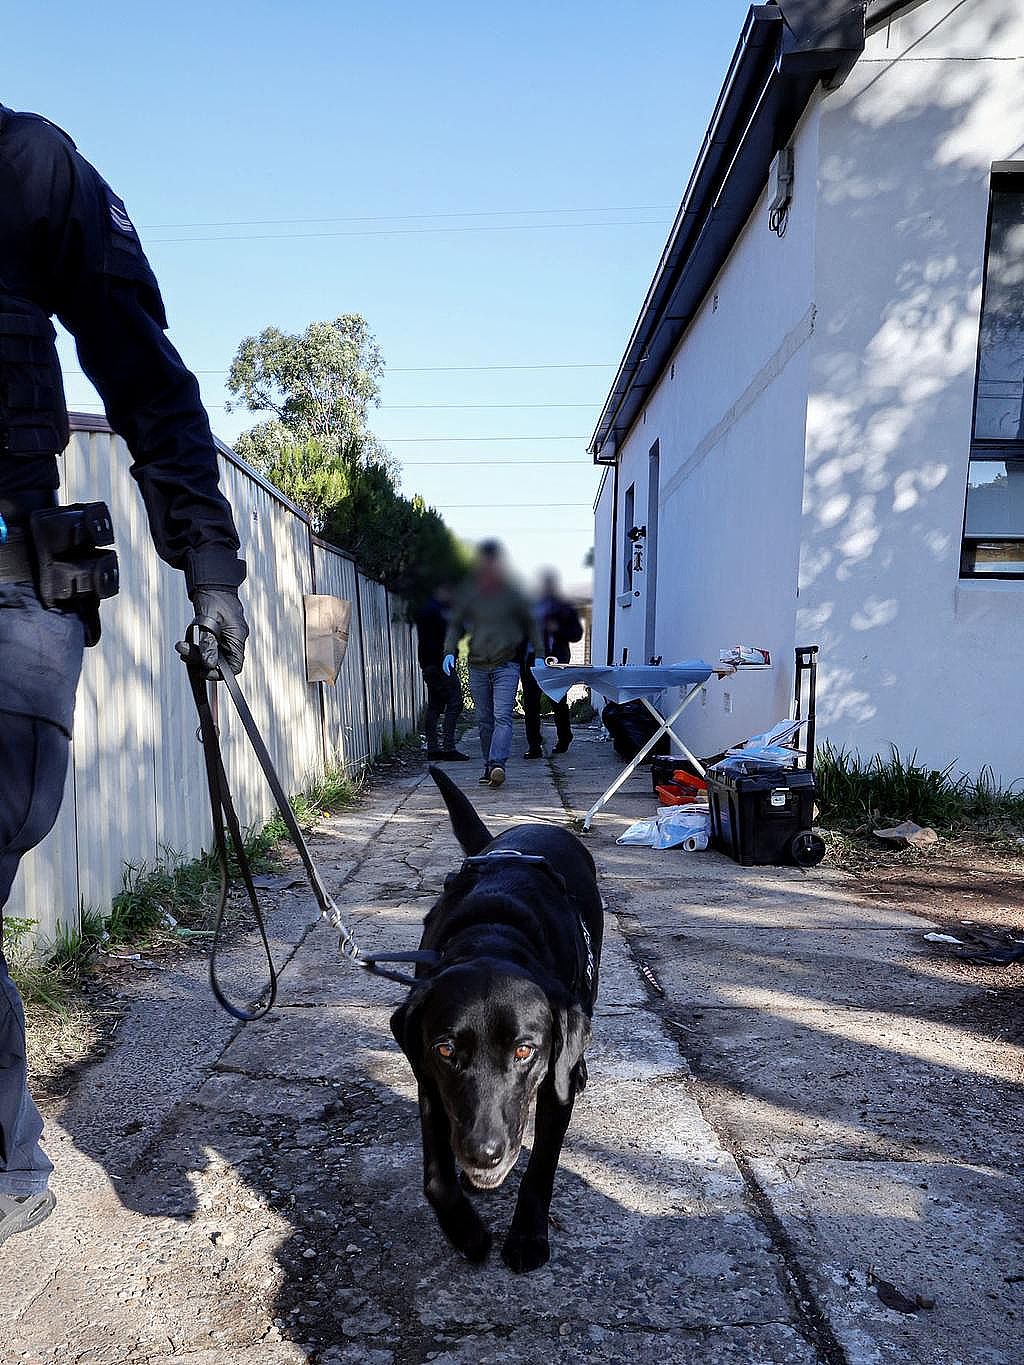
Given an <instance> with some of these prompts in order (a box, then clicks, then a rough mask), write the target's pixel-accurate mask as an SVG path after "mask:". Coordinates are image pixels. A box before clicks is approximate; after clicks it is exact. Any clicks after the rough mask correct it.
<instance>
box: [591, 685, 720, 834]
mask: <svg viewBox="0 0 1024 1365" xmlns="http://www.w3.org/2000/svg"><path fill="white" fill-rule="evenodd" d="M703 686H704V684H703V683H699V684H698V685H697V686H696V687H691V688H690V690H689V692H687V694H686V696H685V697H683V699H682V701H681V702H680V703H679V705H678V706H677V707H676V709H675V710H674V711H673V712H672V714H671V715H670V716H669V717H668V719H666V718H665V717H664V716H663V715H662V714H661V712H660V711H659V710H658V709H657V707H655V706H652V705H651V703H650V702H649V701H648V700H647V698H646V697H641V698H640V700H641V701H642V702H643V704H644V705H645V706H646V707H647V709H648V711H650V713H651V715H652V716H653V717H654V718H655V720H656V721H657V722H658V729H657V730H656V731H655V733H654V734H653V735H652V736H651V737H650V739H649V740H648V741H647V743H646V744H645V745H644V747H643V748H642V749H641V750H640V751H639V753H638V754H637V755H636V756H635V757H634V758H632V759H630V761H629V762H628V763H627V764H626V766H625V767H624V768H623V770H622V772H621V773H619V775H618V777H617V778H616V779H615V781H614V782H613V783H612V784H611V786H610V787H609V788H608V790H607V791H605V792H603V793H602V795H601V796H599V797H598V798H597V800H596V801H595V802H594V804H593V805H592V806H591V807H590V809H589V810H588V811H587V813H586V816H585V817H584V820H583V828H584V829H589V828H590V825H591V821H592V820H593V818H594V816H595V815H596V814H597V812H598V811H599V810H600V809H601V808H602V806H606V805H607V804H608V802H609V801H610V800H611V799H612V797H613V796H614V795H615V793H616V792H617V791H618V790H619V788H620V787H621V786H622V784H623V782H625V781H626V779H627V778H628V777H632V775H633V773H635V772H636V770H637V768H638V767H639V766H640V764H641V763H642V762H643V761H644V759H645V758H646V757H647V755H648V754H649V753H650V751H651V750H652V749H653V748H654V746H655V744H657V742H658V740H659V739H661V737H662V735H665V734H669V735H671V736H672V738H673V739H674V740H675V742H676V743H677V744H678V745H679V747H680V748H681V749H682V750H683V753H685V754H686V756H687V758H689V759H690V761H691V762H692V763H697V760H696V759H695V758H694V757H693V755H692V754H691V753H690V751H689V749H687V748H686V746H685V745H684V744H683V743H682V741H681V740H680V738H679V736H678V735H677V734H676V733H675V731H674V730H673V729H672V726H673V725H674V724H675V723H676V721H677V720H678V719H679V717H680V716H681V715H682V714H683V712H684V711H685V710H686V708H687V707H688V706H689V704H690V702H691V701H693V699H694V697H696V695H697V693H698V692H699V691H700V689H701V687H703ZM697 767H698V768H700V764H699V763H697ZM703 771H704V770H703V768H701V772H702V773H703Z"/></svg>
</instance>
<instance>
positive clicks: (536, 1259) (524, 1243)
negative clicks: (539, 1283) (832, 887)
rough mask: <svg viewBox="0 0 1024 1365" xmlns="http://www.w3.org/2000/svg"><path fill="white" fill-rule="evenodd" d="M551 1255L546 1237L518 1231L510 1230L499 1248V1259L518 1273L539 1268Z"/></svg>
mask: <svg viewBox="0 0 1024 1365" xmlns="http://www.w3.org/2000/svg"><path fill="white" fill-rule="evenodd" d="M550 1255H551V1245H550V1243H549V1242H548V1239H547V1237H544V1236H540V1237H531V1236H528V1235H524V1234H523V1233H519V1232H510V1233H509V1234H508V1236H507V1237H506V1238H505V1245H504V1246H503V1247H502V1248H501V1259H502V1260H503V1261H504V1262H505V1264H506V1265H507V1266H508V1268H509V1270H514V1271H516V1272H517V1273H518V1274H525V1273H526V1272H527V1271H529V1270H539V1269H540V1267H541V1266H542V1265H546V1264H547V1259H548V1257H549V1256H550Z"/></svg>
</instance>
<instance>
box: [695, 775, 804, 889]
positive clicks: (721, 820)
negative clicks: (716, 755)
mask: <svg viewBox="0 0 1024 1365" xmlns="http://www.w3.org/2000/svg"><path fill="white" fill-rule="evenodd" d="M708 805H709V807H710V811H711V843H712V845H713V846H714V847H715V848H717V849H718V850H719V851H720V852H722V853H727V854H728V855H729V857H730V858H735V860H736V862H738V863H743V864H744V865H745V866H747V867H750V866H754V865H764V864H768V863H772V864H779V863H795V864H796V865H797V866H798V867H814V866H815V864H817V863H820V862H821V860H822V858H823V857H824V855H825V845H824V843H823V841H822V840H821V838H820V837H819V836H818V835H817V834H814V833H813V832H812V830H811V825H812V824H813V822H814V774H813V773H811V772H808V771H807V770H806V769H800V770H797V769H779V768H776V769H775V770H774V771H773V772H761V773H733V772H717V773H708Z"/></svg>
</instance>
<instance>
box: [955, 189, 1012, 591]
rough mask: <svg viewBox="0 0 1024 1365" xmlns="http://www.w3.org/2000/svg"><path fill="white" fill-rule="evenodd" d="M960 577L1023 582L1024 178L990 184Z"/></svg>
mask: <svg viewBox="0 0 1024 1365" xmlns="http://www.w3.org/2000/svg"><path fill="white" fill-rule="evenodd" d="M1022 171H1024V167H1022ZM960 572H961V575H962V576H964V577H970V578H976V577H989V578H992V577H997V578H1024V174H1021V173H1020V172H1018V173H1016V174H1012V175H1011V174H997V175H993V178H992V197H991V203H990V207H989V235H988V250H987V252H986V259H985V288H984V294H983V297H982V303H981V332H980V336H979V340H978V372H977V378H976V380H975V387H974V430H973V434H972V439H971V459H970V464H969V466H968V474H967V509H966V512H965V515H964V540H963V554H962V557H961V565H960Z"/></svg>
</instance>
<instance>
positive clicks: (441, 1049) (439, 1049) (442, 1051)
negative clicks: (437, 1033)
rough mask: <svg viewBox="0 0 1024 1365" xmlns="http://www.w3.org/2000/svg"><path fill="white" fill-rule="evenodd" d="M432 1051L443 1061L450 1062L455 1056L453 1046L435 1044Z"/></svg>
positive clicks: (450, 1044) (449, 1044) (452, 1044)
mask: <svg viewBox="0 0 1024 1365" xmlns="http://www.w3.org/2000/svg"><path fill="white" fill-rule="evenodd" d="M434 1051H435V1052H436V1053H437V1055H438V1056H439V1057H440V1058H441V1059H442V1060H443V1061H446V1062H450V1061H451V1059H452V1058H453V1057H454V1056H455V1044H454V1043H435V1044H434Z"/></svg>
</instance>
